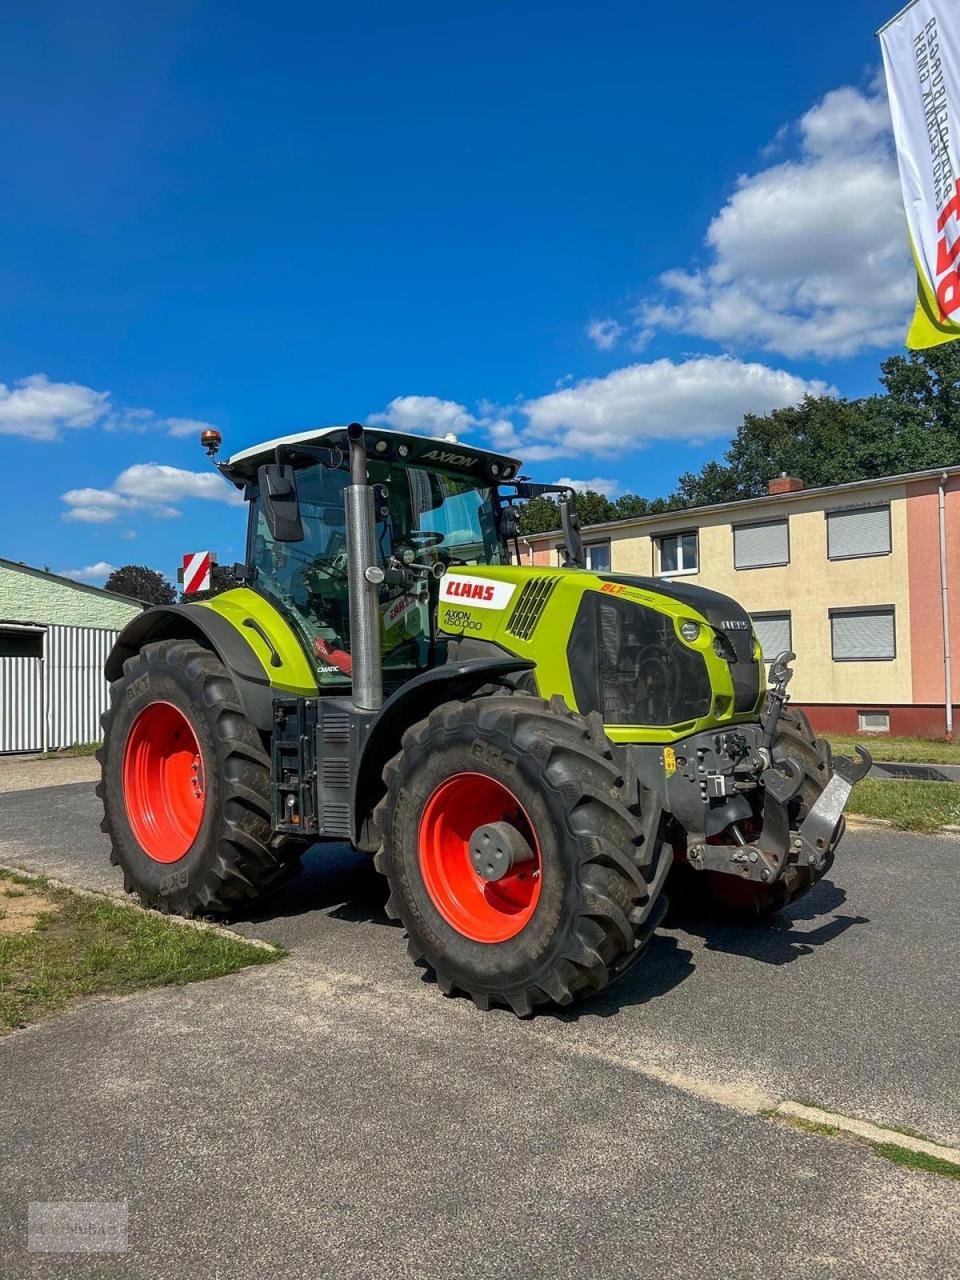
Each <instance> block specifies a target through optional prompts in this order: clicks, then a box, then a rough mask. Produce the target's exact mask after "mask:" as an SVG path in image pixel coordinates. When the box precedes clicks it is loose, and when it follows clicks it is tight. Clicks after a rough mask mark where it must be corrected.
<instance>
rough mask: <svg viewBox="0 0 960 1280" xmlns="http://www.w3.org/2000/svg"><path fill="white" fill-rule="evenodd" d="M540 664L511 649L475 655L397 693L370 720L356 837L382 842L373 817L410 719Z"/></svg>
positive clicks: (365, 843) (367, 845)
mask: <svg viewBox="0 0 960 1280" xmlns="http://www.w3.org/2000/svg"><path fill="white" fill-rule="evenodd" d="M535 667H536V663H535V662H532V661H530V659H529V658H515V657H512V656H510V655H508V654H506V653H504V656H503V657H502V658H473V659H470V660H469V661H464V662H451V663H447V664H445V665H444V666H441V667H434V668H432V670H430V671H424V672H422V673H421V674H420V675H418V676H414V678H413V679H412V680H408V681H407V683H406V684H403V685H401V686H400V688H399V689H397V690H396V691H395V692H394V693H392V694H391V695H390V697H389V698H388V699H387V700H386V702H385V703H384V704H383V706H382V707H381V708H380V710H379V711H378V712H377V714H376V716H375V717H374V718H373V720H372V721H371V722H370V724H369V726H368V728H367V731H366V733H365V735H364V739H363V745H362V746H361V748H360V756H359V761H358V767H357V775H356V783H355V786H354V792H353V795H354V832H355V837H354V843H355V844H356V845H357V846H358V847H359V848H361V849H368V850H371V851H372V850H374V849H376V848H377V845H378V843H379V841H378V838H377V835H376V832H375V831H374V830H373V823H372V821H371V819H372V817H373V811H374V809H375V808H376V806H377V804H378V803H379V801H380V799H381V797H382V796H383V794H384V791H385V787H384V784H383V770H384V767H385V766H386V764H387V761H388V760H390V759H391V758H392V757H393V756H395V755H396V754H397V752H398V751H399V750H400V740H401V738H402V737H403V735H404V733H405V732H406V730H407V729H408V728H409V727H410V725H412V724H415V723H416V722H417V721H418V720H423V719H424V718H425V717H426V716H428V715H429V714H430V712H431V711H433V709H434V708H435V707H438V706H440V704H441V703H443V702H450V701H454V700H455V701H460V700H465V699H467V698H471V697H473V696H474V695H475V694H476V693H477V691H478V690H479V689H480V688H482V687H483V686H484V685H487V684H491V683H494V682H497V681H500V680H503V679H504V678H505V677H506V676H511V675H521V674H522V673H524V672H526V671H533V670H534V669H535Z"/></svg>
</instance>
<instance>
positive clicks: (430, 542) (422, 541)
mask: <svg viewBox="0 0 960 1280" xmlns="http://www.w3.org/2000/svg"><path fill="white" fill-rule="evenodd" d="M406 539H407V541H408V542H412V543H413V545H414V546H415V547H417V548H418V549H422V550H426V549H427V548H429V547H439V545H440V543H441V542H443V534H442V533H437V531H436V530H435V529H410V530H408V532H407V534H406Z"/></svg>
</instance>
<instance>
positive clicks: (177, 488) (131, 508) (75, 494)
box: [60, 462, 243, 536]
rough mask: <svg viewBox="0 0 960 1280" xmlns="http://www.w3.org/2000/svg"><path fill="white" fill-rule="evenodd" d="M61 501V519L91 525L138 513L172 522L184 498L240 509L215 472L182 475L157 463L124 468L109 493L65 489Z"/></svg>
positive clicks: (239, 497) (237, 494)
mask: <svg viewBox="0 0 960 1280" xmlns="http://www.w3.org/2000/svg"><path fill="white" fill-rule="evenodd" d="M60 497H61V500H62V501H63V502H64V503H66V506H67V510H66V511H64V512H63V513H62V516H61V519H63V520H79V521H81V522H86V523H91V524H107V523H109V522H110V521H113V520H116V518H117V517H118V516H119V515H128V514H131V513H133V512H138V511H139V512H145V513H146V514H148V515H151V516H154V517H158V518H160V519H173V518H175V517H176V516H179V515H180V511H179V510H178V508H177V507H175V506H173V505H172V504H173V503H174V502H179V501H182V500H183V499H185V498H201V499H205V500H207V501H211V502H225V503H227V504H228V505H229V506H242V505H243V495H242V494H241V493H240V491H239V490H238V489H235V488H234V487H233V486H232V485H230V484H228V483H227V482H226V481H225V480H223V479H222V478H221V477H220V476H219V475H217V474H216V473H215V472H213V471H210V472H205V471H183V470H181V469H180V468H179V467H168V466H164V465H163V464H162V463H158V462H138V463H136V464H135V465H134V466H132V467H127V469H126V470H125V471H121V472H120V474H119V475H118V476H117V478H116V480H114V482H113V484H112V485H111V487H110V488H109V489H68V490H67V492H66V493H63V494H61V495H60ZM128 533H129V531H128ZM125 536H127V535H125Z"/></svg>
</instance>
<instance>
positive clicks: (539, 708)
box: [376, 693, 670, 1016]
mask: <svg viewBox="0 0 960 1280" xmlns="http://www.w3.org/2000/svg"><path fill="white" fill-rule="evenodd" d="M402 747H403V749H402V751H401V752H400V753H399V754H398V755H397V756H395V757H394V758H393V760H391V761H390V763H389V764H388V765H387V768H386V770H385V772H384V780H385V782H386V786H387V792H386V795H385V797H384V799H383V801H382V802H381V803H380V805H379V806H378V808H377V811H376V819H377V825H378V829H379V832H380V838H381V846H380V850H379V852H378V853H377V855H376V865H377V868H378V869H379V870H380V871H381V872H382V873H383V874H384V875H385V876H386V878H387V880H388V881H389V885H390V897H389V900H388V903H387V911H388V913H389V914H390V915H391V916H392V917H393V918H395V919H399V920H401V921H402V923H403V925H404V926H405V928H406V930H407V934H408V937H409V949H410V953H411V955H412V956H413V958H414V960H416V961H417V962H418V963H424V964H426V965H427V966H428V967H429V968H430V969H432V970H433V972H434V973H435V974H436V978H437V982H438V983H439V985H440V987H441V989H442V990H443V991H444V992H445V993H446V994H448V995H452V994H453V993H454V992H456V991H460V992H463V993H465V994H467V995H469V996H471V997H472V999H473V1000H474V1001H475V1003H476V1004H477V1005H479V1006H480V1007H481V1008H484V1009H486V1008H489V1007H490V1005H492V1004H497V1005H504V1006H508V1007H509V1008H511V1009H513V1011H514V1013H516V1014H518V1015H521V1016H524V1015H528V1014H530V1013H532V1012H533V1010H534V1008H535V1007H536V1006H537V1005H542V1004H549V1003H554V1004H558V1005H567V1004H570V1003H571V1002H572V1001H573V1000H574V999H576V998H578V997H580V996H582V995H584V994H588V993H592V992H595V991H599V990H600V989H601V988H603V987H604V986H606V984H607V983H608V982H609V981H611V979H612V978H614V977H616V976H617V975H618V974H620V973H622V972H623V971H624V970H625V969H626V968H627V967H628V966H629V965H630V964H631V963H632V962H633V961H634V960H636V959H637V957H638V956H639V955H640V953H641V952H642V950H643V948H644V947H645V945H646V943H647V942H648V940H649V938H650V936H651V934H652V933H653V930H654V928H655V927H656V924H657V922H658V921H659V919H660V917H661V915H662V913H663V910H664V909H665V906H666V903H665V901H664V900H662V899H660V900H658V897H659V892H660V888H661V885H662V882H663V879H664V878H665V875H666V870H667V865H668V863H669V858H670V854H669V850H665V849H662V847H661V845H660V842H659V841H658V840H656V838H655V837H654V838H651V840H650V841H649V842H645V840H644V835H643V831H644V826H643V825H642V824H641V820H640V815H639V813H638V812H637V811H636V808H635V807H633V808H631V807H629V800H628V797H627V794H626V791H625V788H624V782H623V779H622V778H621V777H620V775H619V772H618V769H617V765H616V762H615V760H614V755H613V750H612V747H611V744H610V743H609V741H608V739H607V738H606V735H605V734H604V732H603V726H602V724H601V722H600V720H599V717H597V716H590V717H586V718H584V717H582V716H579V715H576V714H574V713H573V712H572V711H570V710H569V708H568V707H567V706H566V705H565V704H564V702H563V700H562V699H560V698H554V699H552V700H551V701H550V702H549V703H547V702H544V701H543V700H541V699H540V698H535V697H531V696H529V695H526V694H516V693H515V694H507V693H494V694H492V695H490V696H484V697H477V698H475V699H474V700H472V701H470V702H463V703H461V702H451V703H446V704H444V705H443V706H441V707H439V708H437V709H436V710H435V711H433V712H431V714H430V715H429V716H428V717H427V719H426V720H422V721H420V722H419V723H418V724H415V725H413V726H412V728H410V729H409V730H408V731H407V732H406V734H405V735H404V738H403V743H402ZM656 827H657V824H656V823H653V824H652V829H653V830H654V831H656ZM647 829H648V830H649V829H651V828H650V826H649V825H648V827H647Z"/></svg>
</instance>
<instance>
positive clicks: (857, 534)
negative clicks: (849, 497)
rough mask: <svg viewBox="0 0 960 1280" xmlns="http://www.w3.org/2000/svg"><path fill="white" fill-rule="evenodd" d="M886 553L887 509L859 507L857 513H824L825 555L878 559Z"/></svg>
mask: <svg viewBox="0 0 960 1280" xmlns="http://www.w3.org/2000/svg"><path fill="white" fill-rule="evenodd" d="M889 550H890V508H889V507H863V508H861V509H860V510H859V511H830V512H828V513H827V555H828V556H829V557H830V559H831V560H842V559H845V558H846V557H848V556H882V555H886V554H887V552H888V551H889Z"/></svg>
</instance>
